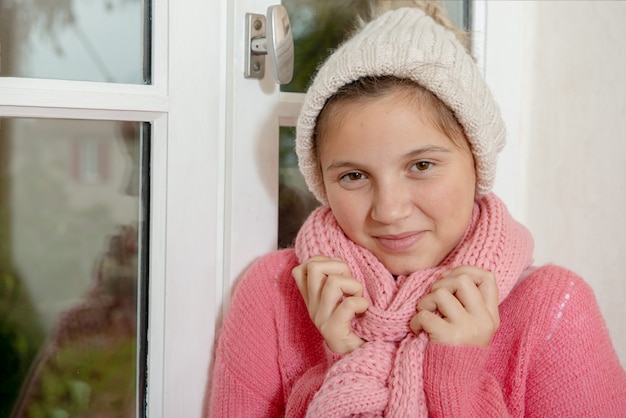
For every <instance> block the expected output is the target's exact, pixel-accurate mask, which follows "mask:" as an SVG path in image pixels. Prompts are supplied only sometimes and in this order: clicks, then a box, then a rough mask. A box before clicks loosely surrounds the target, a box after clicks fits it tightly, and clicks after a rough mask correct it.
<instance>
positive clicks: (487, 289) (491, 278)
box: [433, 266, 499, 314]
mask: <svg viewBox="0 0 626 418" xmlns="http://www.w3.org/2000/svg"><path fill="white" fill-rule="evenodd" d="M457 280H458V282H457ZM443 286H445V287H447V288H448V289H449V290H450V291H451V292H453V293H454V294H456V295H457V297H458V298H459V300H461V303H463V305H464V306H465V307H466V308H467V310H468V312H470V313H479V312H480V311H482V309H483V308H484V306H486V307H487V308H488V310H489V312H490V314H494V313H497V309H498V304H499V295H498V285H497V283H496V278H495V275H494V274H493V273H491V272H490V271H487V270H484V269H481V268H479V267H475V266H461V267H457V268H456V269H454V270H451V271H449V272H447V273H444V277H443V278H442V279H441V280H439V281H437V282H435V284H434V285H433V289H436V288H438V287H443ZM474 288H476V289H478V292H479V293H480V295H481V299H482V300H481V299H479V298H477V297H476V293H475V291H474Z"/></svg>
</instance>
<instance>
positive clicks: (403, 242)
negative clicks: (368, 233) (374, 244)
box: [374, 231, 424, 252]
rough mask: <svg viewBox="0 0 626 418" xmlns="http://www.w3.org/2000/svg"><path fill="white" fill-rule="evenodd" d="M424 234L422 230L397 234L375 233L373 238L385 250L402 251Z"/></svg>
mask: <svg viewBox="0 0 626 418" xmlns="http://www.w3.org/2000/svg"><path fill="white" fill-rule="evenodd" d="M423 236H424V232H423V231H419V232H405V233H403V234H398V235H377V236H375V237H374V238H375V239H376V240H377V241H378V243H379V244H380V245H381V246H382V247H383V248H384V249H385V250H387V251H392V252H402V251H406V250H408V249H410V248H411V247H413V246H414V245H415V244H417V242H418V241H419V240H420V239H421V238H422V237H423Z"/></svg>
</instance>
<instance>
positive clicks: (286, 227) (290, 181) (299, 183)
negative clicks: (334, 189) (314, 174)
mask: <svg viewBox="0 0 626 418" xmlns="http://www.w3.org/2000/svg"><path fill="white" fill-rule="evenodd" d="M294 143H295V129H294V128H293V127H284V126H282V127H280V147H279V152H280V156H279V170H278V182H279V187H278V248H288V247H291V246H292V245H293V240H294V239H295V238H296V235H297V233H298V230H299V229H300V226H302V223H303V222H304V221H305V219H306V218H307V216H308V215H309V213H311V211H312V210H313V209H315V208H316V207H317V206H319V202H318V201H317V199H315V196H313V194H312V193H311V192H309V189H308V188H307V185H306V183H305V181H304V177H302V174H301V173H300V170H299V169H298V159H297V157H296V154H295V151H294V149H293V144H294Z"/></svg>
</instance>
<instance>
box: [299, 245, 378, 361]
mask: <svg viewBox="0 0 626 418" xmlns="http://www.w3.org/2000/svg"><path fill="white" fill-rule="evenodd" d="M292 275H293V278H294V279H295V280H296V284H297V285H298V289H299V290H300V294H301V295H302V298H303V299H304V303H305V304H306V306H307V308H308V310H309V316H310V317H311V320H312V321H313V323H314V324H315V326H316V327H317V329H318V330H319V331H320V333H321V334H322V336H323V337H324V339H325V340H326V344H328V347H329V348H330V349H331V350H332V351H334V352H335V353H339V354H348V353H351V352H352V351H354V350H356V349H357V348H359V347H360V346H361V345H362V344H363V343H364V342H365V341H363V340H362V339H361V338H359V337H358V336H357V335H356V334H355V333H354V331H352V327H351V326H350V323H351V321H352V318H354V317H355V316H356V315H357V314H361V313H363V312H365V311H366V310H367V308H369V305H370V303H369V301H368V300H367V299H365V298H364V297H363V285H362V284H361V282H359V281H358V280H356V279H355V278H353V277H352V273H350V268H349V267H348V265H347V264H346V263H344V262H343V261H342V260H340V259H338V258H330V257H325V256H321V255H318V256H315V257H312V258H310V259H308V260H307V261H305V262H304V263H302V264H300V265H299V266H297V267H295V268H294V269H293V270H292Z"/></svg>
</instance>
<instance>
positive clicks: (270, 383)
mask: <svg viewBox="0 0 626 418" xmlns="http://www.w3.org/2000/svg"><path fill="white" fill-rule="evenodd" d="M279 254H280V253H279ZM279 254H278V255H276V254H272V255H269V256H266V257H263V258H262V259H260V260H258V261H257V262H255V263H254V264H253V265H252V266H251V267H250V268H249V269H248V270H247V271H246V272H245V273H244V275H243V276H242V278H241V280H240V282H239V284H238V285H237V287H236V288H235V290H234V293H233V297H232V300H231V303H230V306H229V308H228V312H227V314H226V316H225V318H224V323H223V325H222V328H221V330H220V334H219V340H218V345H217V348H216V352H215V361H214V364H213V371H212V377H211V381H210V383H209V387H210V389H209V390H210V398H209V399H210V400H209V413H208V416H210V417H214V418H218V417H275V416H280V415H282V414H283V412H284V411H283V405H282V403H283V393H282V384H281V375H280V369H279V359H278V356H279V352H278V351H279V347H278V343H277V341H278V335H277V330H276V326H275V311H274V309H273V307H274V305H275V303H274V302H275V301H274V299H275V295H276V291H275V289H273V287H274V286H273V278H274V277H276V276H277V274H278V271H279V270H280V269H281V266H280V264H281V263H283V264H284V263H285V261H284V260H285V257H280V255H279ZM283 269H284V268H283Z"/></svg>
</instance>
